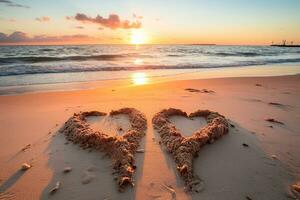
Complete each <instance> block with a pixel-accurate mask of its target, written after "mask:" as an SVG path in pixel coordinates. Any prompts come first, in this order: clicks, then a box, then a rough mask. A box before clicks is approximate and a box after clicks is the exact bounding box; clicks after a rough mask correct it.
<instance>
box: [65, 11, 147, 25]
mask: <svg viewBox="0 0 300 200" xmlns="http://www.w3.org/2000/svg"><path fill="white" fill-rule="evenodd" d="M66 19H68V20H71V19H75V20H77V21H79V22H82V23H93V24H98V25H100V26H102V27H106V28H110V29H118V28H120V29H132V28H136V29H138V28H141V26H142V23H141V21H139V20H136V21H133V22H130V21H129V20H121V19H120V17H119V16H118V15H116V14H110V15H109V16H108V18H105V17H102V16H100V15H97V16H96V17H94V18H93V17H89V16H87V15H85V14H82V13H77V14H76V15H75V17H66Z"/></svg>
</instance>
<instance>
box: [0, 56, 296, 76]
mask: <svg viewBox="0 0 300 200" xmlns="http://www.w3.org/2000/svg"><path fill="white" fill-rule="evenodd" d="M295 62H300V58H292V59H274V60H264V61H241V62H235V63H226V64H224V63H223V64H212V63H206V64H187V65H179V64H178V65H140V66H138V67H136V66H82V65H61V66H56V67H54V66H37V65H34V66H32V65H15V66H13V67H12V66H0V76H12V75H27V74H49V73H72V72H96V71H134V70H160V69H205V68H222V67H243V66H253V65H266V64H276V63H295Z"/></svg>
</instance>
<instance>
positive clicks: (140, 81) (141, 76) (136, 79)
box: [131, 72, 149, 85]
mask: <svg viewBox="0 0 300 200" xmlns="http://www.w3.org/2000/svg"><path fill="white" fill-rule="evenodd" d="M131 78H132V82H133V83H134V84H135V85H144V84H146V83H148V81H149V79H148V77H147V74H146V73H143V72H137V73H133V74H132V77H131Z"/></svg>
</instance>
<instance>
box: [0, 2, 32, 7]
mask: <svg viewBox="0 0 300 200" xmlns="http://www.w3.org/2000/svg"><path fill="white" fill-rule="evenodd" d="M1 3H2V4H5V5H6V6H9V7H17V8H30V7H29V6H26V5H23V4H18V3H14V2H13V1H11V0H0V4H1Z"/></svg>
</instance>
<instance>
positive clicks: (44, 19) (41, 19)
mask: <svg viewBox="0 0 300 200" xmlns="http://www.w3.org/2000/svg"><path fill="white" fill-rule="evenodd" d="M35 20H36V21H39V22H49V21H50V17H47V16H42V17H37V18H35Z"/></svg>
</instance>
